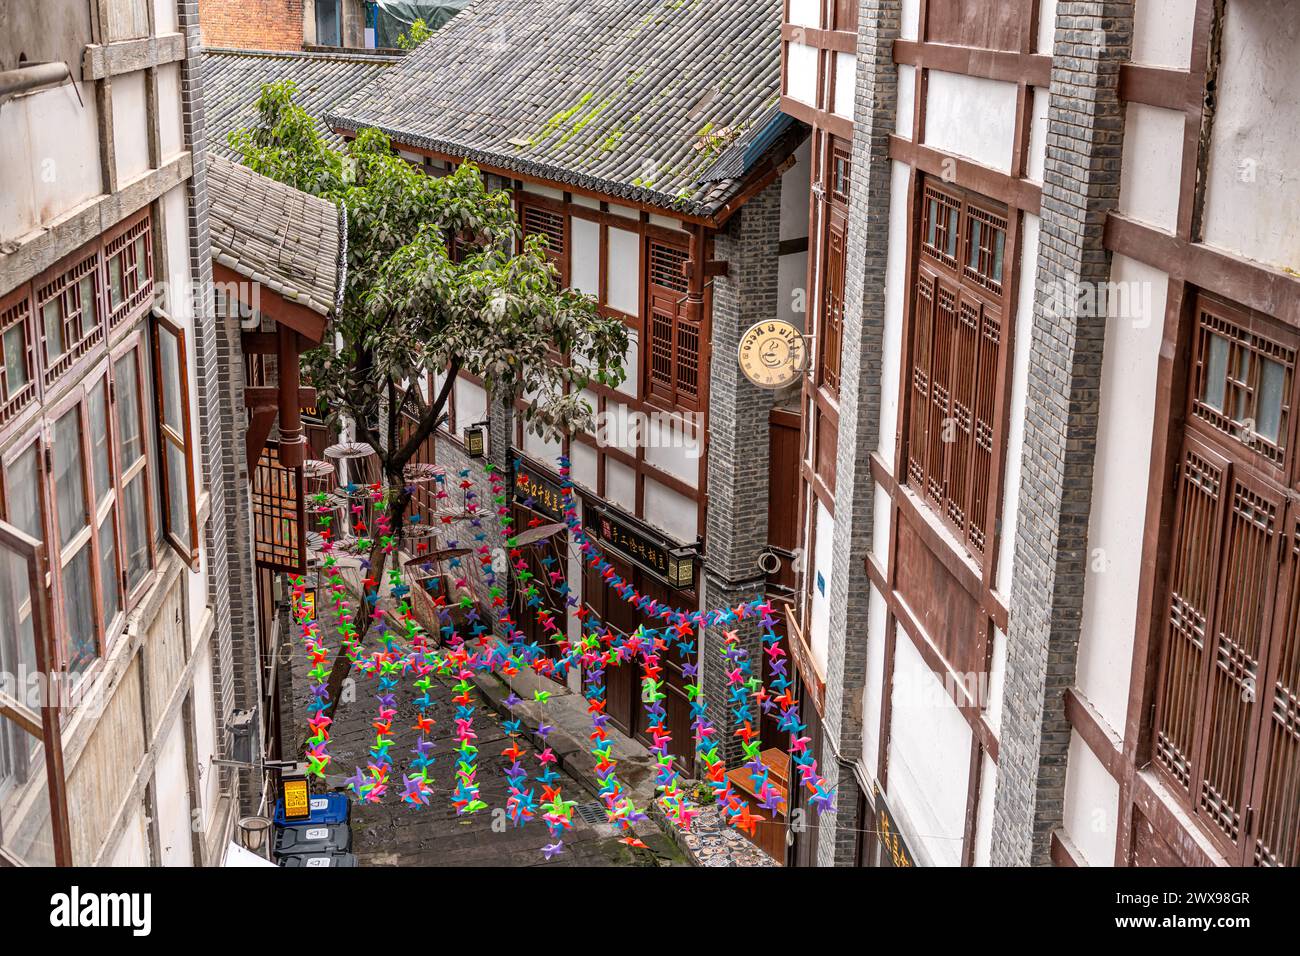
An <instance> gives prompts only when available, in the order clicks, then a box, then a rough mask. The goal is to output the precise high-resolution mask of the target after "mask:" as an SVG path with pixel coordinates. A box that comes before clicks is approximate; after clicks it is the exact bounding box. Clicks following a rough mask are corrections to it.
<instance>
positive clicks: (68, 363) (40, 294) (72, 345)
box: [32, 244, 107, 388]
mask: <svg viewBox="0 0 1300 956" xmlns="http://www.w3.org/2000/svg"><path fill="white" fill-rule="evenodd" d="M87 278H89V279H90V280H91V286H92V289H93V300H94V301H93V304H94V310H95V322H94V324H93V325H92V326H91V327H90V328H87V327H86V326H85V316H86V309H87V303H86V302H85V301H83V300H82V297H81V284H82V282H83V281H84V280H85V279H87ZM32 289H33V296H32V316H33V322H34V323H35V326H36V333H37V338H38V340H39V341H40V349H39V350H38V351H39V354H40V356H41V364H42V368H43V372H42V377H43V380H44V384H45V387H46V388H50V387H52V386H53V385H54V384H55V382H57V381H58V379H59V378H61V377H62V376H63V375H65V374H66V373H67V372H68V371H69V370H71V369H73V368H76V367H77V365H78V364H79V363H80V361H81V359H82V358H83V357H84V356H86V355H87V354H89V352H90V350H91V349H93V348H95V347H96V346H97V345H100V344H101V343H102V342H103V341H104V335H105V332H104V330H105V325H104V304H105V302H106V301H107V299H106V296H105V293H104V270H103V260H102V249H101V248H100V247H99V246H98V244H95V245H94V247H92V248H91V249H89V250H86V249H84V248H83V249H82V250H79V251H78V252H76V253H73V254H72V255H71V256H68V257H67V258H65V259H63V260H62V261H61V262H60V263H59V264H58V265H56V266H54V267H53V268H51V269H49V270H47V271H46V272H45V273H43V274H42V275H41V276H39V277H38V278H37V279H36V281H35V282H33V283H32ZM73 300H76V306H75V307H72V306H71V303H72V301H73ZM55 302H57V303H58V305H59V311H60V313H61V315H60V319H59V324H60V336H61V338H62V339H63V343H64V349H63V351H62V352H60V353H59V355H58V356H56V357H51V356H50V353H49V337H48V334H47V333H48V330H47V328H46V325H45V308H46V306H48V305H50V304H51V303H55ZM73 322H77V323H79V324H80V325H81V334H80V335H79V336H78V337H77V338H76V339H75V340H70V339H69V335H68V331H69V328H70V327H71V325H72V323H73Z"/></svg>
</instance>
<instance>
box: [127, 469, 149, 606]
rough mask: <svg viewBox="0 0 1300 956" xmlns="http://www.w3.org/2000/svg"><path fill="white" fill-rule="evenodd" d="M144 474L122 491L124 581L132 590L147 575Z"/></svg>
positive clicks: (147, 524) (147, 554)
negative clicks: (124, 548)
mask: <svg viewBox="0 0 1300 956" xmlns="http://www.w3.org/2000/svg"><path fill="white" fill-rule="evenodd" d="M144 483H145V477H144V473H143V472H141V473H140V474H138V475H136V476H135V478H134V479H133V480H132V481H131V483H130V484H129V485H127V486H126V487H125V488H124V489H123V490H122V526H123V528H124V529H125V532H126V555H125V559H126V581H127V586H128V587H130V588H132V589H134V588H135V586H136V585H137V584H139V583H140V581H141V580H143V579H144V576H145V575H146V574H148V573H149V522H148V521H147V520H146V517H145V516H146V509H147V507H148V506H147V505H146V504H145V500H144Z"/></svg>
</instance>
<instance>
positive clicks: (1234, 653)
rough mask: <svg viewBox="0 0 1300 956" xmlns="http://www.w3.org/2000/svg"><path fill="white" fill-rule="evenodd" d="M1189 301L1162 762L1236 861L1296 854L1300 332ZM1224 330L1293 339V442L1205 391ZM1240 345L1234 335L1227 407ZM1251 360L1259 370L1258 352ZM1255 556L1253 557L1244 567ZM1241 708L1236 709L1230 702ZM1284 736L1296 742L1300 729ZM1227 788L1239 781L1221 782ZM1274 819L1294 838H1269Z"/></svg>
mask: <svg viewBox="0 0 1300 956" xmlns="http://www.w3.org/2000/svg"><path fill="white" fill-rule="evenodd" d="M1188 299H1189V300H1190V314H1191V334H1190V336H1189V341H1188V352H1187V355H1186V358H1185V361H1186V362H1187V363H1188V375H1187V377H1186V381H1185V386H1184V392H1185V394H1184V395H1183V396H1182V398H1181V400H1180V399H1179V397H1177V396H1175V397H1174V399H1173V401H1172V403H1171V404H1172V407H1173V408H1175V409H1181V410H1182V412H1183V429H1182V431H1183V434H1182V436H1181V438H1180V439H1179V443H1178V445H1177V447H1178V449H1179V451H1178V458H1177V466H1176V468H1175V470H1174V475H1175V481H1176V484H1175V486H1174V490H1173V492H1172V493H1173V495H1174V496H1175V498H1174V503H1173V505H1172V512H1173V525H1172V528H1171V531H1170V538H1169V547H1170V551H1171V555H1172V557H1171V559H1170V568H1169V574H1168V579H1167V581H1166V582H1165V584H1164V588H1163V599H1162V600H1163V603H1161V604H1159V605H1158V607H1159V610H1158V613H1159V614H1160V615H1162V616H1163V622H1162V623H1161V625H1160V635H1159V640H1160V646H1159V650H1158V654H1157V657H1156V671H1155V676H1154V682H1153V689H1154V695H1153V697H1152V702H1151V708H1152V717H1151V754H1150V757H1151V764H1152V766H1153V768H1154V771H1155V773H1156V775H1157V776H1158V777H1159V779H1160V780H1161V781H1162V782H1163V783H1164V785H1165V789H1166V790H1167V792H1169V793H1170V795H1171V796H1172V798H1173V799H1174V800H1175V802H1177V803H1178V804H1179V806H1180V807H1182V808H1183V809H1184V810H1186V812H1187V813H1188V814H1189V815H1190V816H1191V817H1192V818H1193V819H1195V820H1197V821H1198V823H1199V824H1200V829H1201V830H1202V832H1204V833H1205V834H1206V835H1207V836H1208V838H1209V840H1210V842H1211V843H1212V844H1214V846H1215V847H1216V848H1217V849H1218V850H1219V851H1220V852H1222V853H1223V854H1224V855H1225V856H1226V857H1227V858H1228V859H1229V860H1230V861H1231V862H1233V863H1234V864H1236V865H1251V864H1252V863H1254V864H1255V865H1266V864H1267V865H1278V864H1279V863H1281V864H1282V865H1287V864H1290V865H1295V863H1297V862H1300V837H1298V836H1297V832H1298V831H1297V828H1300V819H1297V814H1298V813H1300V811H1297V810H1295V809H1290V810H1289V816H1288V815H1287V813H1288V810H1287V808H1286V807H1283V808H1282V810H1281V814H1282V817H1281V820H1280V822H1279V820H1278V819H1277V818H1276V811H1277V810H1278V806H1279V805H1278V804H1277V802H1276V801H1277V800H1278V795H1277V793H1276V786H1277V781H1276V779H1275V778H1274V777H1273V774H1274V773H1275V772H1279V773H1280V775H1281V776H1282V778H1283V782H1284V784H1285V785H1287V786H1290V787H1292V788H1293V789H1294V786H1295V785H1296V776H1297V774H1300V750H1298V749H1297V747H1296V745H1295V744H1294V742H1293V744H1292V749H1291V750H1289V751H1287V750H1280V749H1279V733H1278V731H1277V728H1276V727H1275V723H1279V722H1280V723H1281V724H1283V725H1284V726H1285V725H1287V724H1288V722H1289V721H1293V720H1294V719H1295V718H1296V715H1297V709H1296V706H1295V704H1294V700H1295V690H1296V688H1295V687H1288V686H1286V685H1284V684H1283V683H1282V681H1283V680H1284V679H1289V680H1290V681H1292V683H1295V682H1296V675H1295V674H1290V675H1289V676H1288V675H1286V673H1285V669H1287V668H1290V666H1291V665H1290V663H1289V656H1293V655H1294V653H1295V647H1294V642H1295V641H1296V640H1297V637H1296V635H1295V633H1294V630H1295V628H1296V625H1297V623H1300V475H1298V474H1297V472H1300V455H1297V452H1296V445H1297V441H1300V422H1298V421H1297V416H1296V415H1295V414H1294V412H1295V409H1296V407H1297V405H1298V404H1300V376H1297V374H1296V365H1297V359H1298V358H1300V333H1297V332H1295V331H1294V330H1293V329H1290V328H1287V327H1285V326H1284V325H1282V324H1281V323H1278V322H1276V321H1274V320H1272V319H1270V318H1269V317H1268V316H1265V315H1262V314H1260V313H1257V312H1254V311H1252V310H1248V309H1243V308H1241V307H1239V306H1236V305H1234V304H1232V303H1229V302H1227V301H1225V300H1223V299H1221V298H1219V297H1217V296H1213V295H1210V294H1207V293H1203V292H1202V293H1199V294H1197V293H1190V294H1189V296H1188ZM1207 319H1208V321H1207ZM1225 326H1231V327H1233V328H1231V329H1227V328H1225ZM1214 334H1219V335H1223V336H1224V337H1225V338H1227V339H1228V340H1229V342H1230V344H1231V343H1233V342H1236V341H1239V340H1240V341H1242V342H1244V343H1245V345H1246V347H1251V348H1253V347H1254V346H1256V345H1257V344H1259V343H1256V342H1250V341H1246V340H1247V339H1251V338H1257V339H1259V340H1260V341H1261V342H1263V343H1265V344H1266V346H1267V347H1268V348H1271V349H1273V350H1274V354H1277V351H1278V350H1280V351H1282V352H1288V351H1289V353H1290V356H1289V361H1290V366H1289V369H1288V372H1289V375H1290V378H1289V380H1285V381H1286V385H1287V389H1286V390H1285V391H1284V394H1283V409H1284V411H1285V412H1286V413H1287V414H1288V415H1289V418H1287V419H1285V420H1284V423H1283V424H1282V427H1281V428H1280V430H1279V439H1280V440H1281V441H1282V445H1280V446H1278V445H1273V444H1272V443H1268V442H1267V441H1263V442H1262V444H1261V441H1262V440H1261V439H1260V437H1259V436H1258V435H1255V434H1253V433H1252V434H1250V435H1247V436H1245V437H1243V436H1242V435H1240V434H1237V433H1236V425H1237V422H1236V421H1235V419H1234V416H1232V415H1231V414H1222V413H1218V412H1217V410H1215V409H1214V408H1213V406H1206V405H1205V403H1204V402H1203V401H1202V395H1203V393H1204V386H1205V372H1206V364H1207V344H1208V342H1209V338H1210V336H1211V335H1214ZM1235 356H1236V353H1235V351H1233V349H1232V348H1231V347H1230V349H1229V352H1228V357H1227V360H1226V362H1225V366H1226V376H1225V394H1224V408H1225V412H1226V411H1227V410H1228V409H1229V407H1230V396H1231V385H1232V383H1231V379H1232V374H1233V373H1232V368H1231V366H1232V362H1233V360H1234V358H1235ZM1251 365H1252V374H1255V369H1257V368H1258V366H1259V362H1258V361H1257V360H1256V361H1253V362H1252V363H1251ZM1256 381H1257V380H1256ZM1242 384H1249V383H1248V382H1243V383H1242ZM1180 402H1181V403H1180ZM1287 402H1289V403H1290V404H1289V405H1287V404H1286V403H1287ZM1255 410H1257V409H1255ZM1251 439H1253V440H1251ZM1193 465H1196V468H1195V469H1194V468H1193ZM1243 561H1250V562H1251V565H1250V567H1249V568H1244V569H1243V568H1242V567H1241V563H1242V562H1243ZM1198 635H1199V636H1198ZM1284 658H1288V659H1284ZM1225 682H1227V684H1226V685H1225ZM1243 682H1244V683H1243ZM1238 684H1240V685H1242V686H1243V687H1249V688H1250V689H1251V693H1250V696H1249V699H1248V698H1247V697H1246V696H1244V694H1243V695H1242V696H1240V701H1239V702H1234V700H1233V698H1234V697H1235V696H1237V695H1235V694H1234V693H1233V686H1235V685H1238ZM1225 686H1226V687H1227V689H1226V691H1225V689H1224V688H1225ZM1234 706H1236V707H1237V713H1236V714H1234V713H1231V712H1230V711H1231V709H1232V708H1233V707H1234ZM1248 708H1249V709H1248ZM1234 717H1235V718H1236V720H1235V722H1234ZM1281 736H1282V737H1288V736H1289V738H1290V739H1292V740H1293V741H1294V736H1295V735H1294V733H1293V732H1290V733H1288V732H1286V731H1283V732H1282V734H1281ZM1234 758H1235V759H1234ZM1283 762H1285V764H1286V765H1285V766H1281V764H1282V763H1283ZM1287 781H1289V783H1287ZM1225 784H1227V785H1229V786H1227V787H1225ZM1227 789H1231V790H1232V791H1233V792H1230V793H1229V792H1223V793H1220V792H1219V791H1220V790H1225V791H1226V790H1227ZM1270 798H1271V800H1272V801H1273V802H1267V801H1269V800H1270ZM1264 828H1269V829H1270V831H1271V837H1272V838H1274V839H1275V840H1276V839H1279V838H1280V839H1282V840H1283V845H1281V846H1278V845H1274V846H1272V847H1267V846H1265V845H1264V844H1263V843H1262V841H1261V831H1262V829H1264ZM1279 830H1280V831H1281V832H1280V833H1279V832H1278V831H1279Z"/></svg>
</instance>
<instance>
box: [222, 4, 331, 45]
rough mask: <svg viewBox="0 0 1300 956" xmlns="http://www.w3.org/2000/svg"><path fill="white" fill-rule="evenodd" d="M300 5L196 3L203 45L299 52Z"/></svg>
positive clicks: (301, 37) (301, 36)
mask: <svg viewBox="0 0 1300 956" xmlns="http://www.w3.org/2000/svg"><path fill="white" fill-rule="evenodd" d="M303 4H304V0H198V6H199V26H200V29H201V31H202V34H203V45H204V46H206V47H236V48H239V49H245V50H301V49H302V44H303ZM308 9H310V7H308Z"/></svg>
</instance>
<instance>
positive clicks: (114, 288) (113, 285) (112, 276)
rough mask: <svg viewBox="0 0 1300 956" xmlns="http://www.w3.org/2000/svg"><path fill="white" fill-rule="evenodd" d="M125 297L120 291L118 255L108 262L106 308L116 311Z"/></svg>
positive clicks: (120, 278)
mask: <svg viewBox="0 0 1300 956" xmlns="http://www.w3.org/2000/svg"><path fill="white" fill-rule="evenodd" d="M125 295H126V294H125V292H124V291H123V289H122V255H121V253H118V254H117V255H115V256H114V257H113V258H111V259H109V260H108V307H109V308H110V309H116V308H117V307H118V306H119V305H121V304H122V301H123V299H124V298H125Z"/></svg>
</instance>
